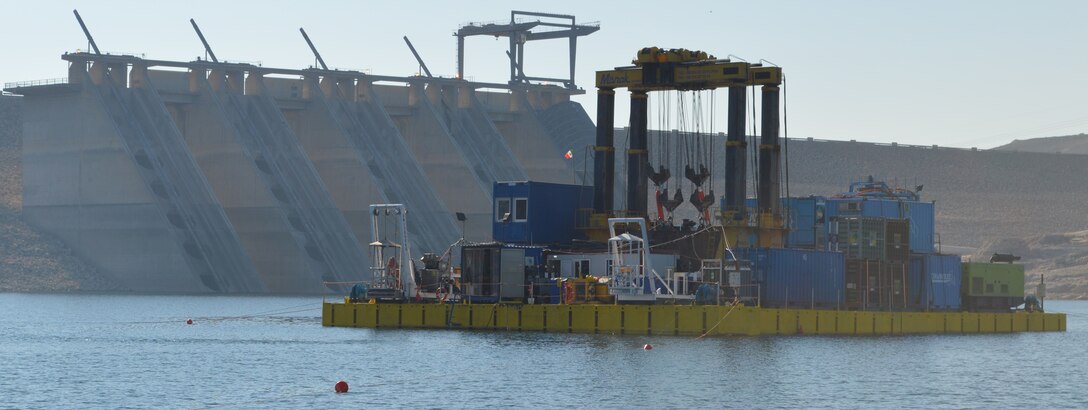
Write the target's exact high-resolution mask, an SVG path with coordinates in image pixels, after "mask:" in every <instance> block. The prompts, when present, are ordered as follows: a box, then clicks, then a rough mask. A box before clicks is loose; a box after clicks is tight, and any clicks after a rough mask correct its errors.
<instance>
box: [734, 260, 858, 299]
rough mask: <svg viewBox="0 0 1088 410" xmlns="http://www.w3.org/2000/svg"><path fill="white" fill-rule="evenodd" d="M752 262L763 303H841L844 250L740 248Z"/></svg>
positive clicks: (754, 276)
mask: <svg viewBox="0 0 1088 410" xmlns="http://www.w3.org/2000/svg"><path fill="white" fill-rule="evenodd" d="M737 257H738V258H742V259H748V260H749V261H751V266H752V281H753V282H754V284H757V285H759V292H760V303H761V304H762V305H763V306H771V307H787V306H793V307H800V308H809V307H815V308H824V309H838V308H841V307H842V301H843V289H844V286H845V284H844V282H845V280H844V271H845V259H844V257H843V254H842V252H829V251H819V250H807V249H778V248H752V249H743V250H739V252H737Z"/></svg>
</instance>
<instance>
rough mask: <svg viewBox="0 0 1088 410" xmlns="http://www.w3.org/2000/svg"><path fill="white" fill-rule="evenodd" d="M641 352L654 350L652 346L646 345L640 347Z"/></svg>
mask: <svg viewBox="0 0 1088 410" xmlns="http://www.w3.org/2000/svg"><path fill="white" fill-rule="evenodd" d="M642 350H654V346H653V345H651V344H649V343H647V344H646V345H644V346H642Z"/></svg>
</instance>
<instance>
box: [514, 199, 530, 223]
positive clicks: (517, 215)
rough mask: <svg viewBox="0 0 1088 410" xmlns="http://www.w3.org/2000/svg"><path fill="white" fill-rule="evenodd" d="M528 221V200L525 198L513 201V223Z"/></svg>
mask: <svg viewBox="0 0 1088 410" xmlns="http://www.w3.org/2000/svg"><path fill="white" fill-rule="evenodd" d="M527 220H529V200H528V199H526V198H517V199H514V222H525V221H527Z"/></svg>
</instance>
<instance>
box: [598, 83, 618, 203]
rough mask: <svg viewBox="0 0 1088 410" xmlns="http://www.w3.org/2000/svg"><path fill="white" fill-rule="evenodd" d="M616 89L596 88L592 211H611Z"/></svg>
mask: <svg viewBox="0 0 1088 410" xmlns="http://www.w3.org/2000/svg"><path fill="white" fill-rule="evenodd" d="M615 118H616V91H615V90H612V89H611V88H601V89H599V90H597V145H596V146H595V147H593V212H594V213H598V214H603V213H608V212H610V211H612V206H613V202H612V197H613V195H614V193H615V189H614V188H613V186H614V184H615V183H616V147H615V146H614V145H613V136H614V133H615V126H616V120H615Z"/></svg>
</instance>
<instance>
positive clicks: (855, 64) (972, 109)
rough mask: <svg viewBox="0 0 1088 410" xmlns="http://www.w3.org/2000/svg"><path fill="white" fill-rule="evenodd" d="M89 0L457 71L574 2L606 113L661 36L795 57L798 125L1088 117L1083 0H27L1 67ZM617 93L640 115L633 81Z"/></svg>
mask: <svg viewBox="0 0 1088 410" xmlns="http://www.w3.org/2000/svg"><path fill="white" fill-rule="evenodd" d="M663 4H664V5H665V6H662V5H663ZM73 8H78V9H79V10H80V12H81V14H82V15H83V17H84V19H85V20H86V21H87V24H88V25H89V26H90V29H91V31H92V33H93V34H94V35H95V39H96V41H97V42H98V44H99V46H100V47H101V48H102V49H103V50H108V51H118V52H138V53H146V55H147V57H148V58H157V59H174V60H191V59H193V58H195V57H196V56H198V55H202V54H203V53H202V48H201V45H200V43H199V41H198V40H197V38H196V36H195V35H194V34H193V32H192V29H191V27H190V26H189V23H188V19H189V18H195V19H196V20H197V22H198V23H199V24H200V25H201V28H202V29H203V30H204V32H205V34H206V35H207V36H208V40H209V42H210V43H211V44H212V47H213V48H214V50H215V52H216V54H217V55H218V56H219V57H220V59H228V60H250V61H252V60H256V61H261V62H262V63H263V64H264V65H266V66H277V67H291V68H295V67H306V66H309V65H311V64H313V58H312V56H311V54H310V52H309V50H308V49H307V47H306V44H305V43H304V42H303V40H302V38H301V36H300V35H299V34H298V28H299V27H305V28H306V31H307V32H308V33H309V34H310V36H311V37H312V38H313V40H314V42H315V43H316V44H317V47H318V48H319V49H320V51H321V53H322V54H323V56H324V58H325V60H326V61H327V62H328V63H329V65H330V66H334V67H343V68H357V69H369V70H372V72H373V73H375V74H388V75H411V74H413V73H415V72H416V71H417V65H416V63H415V61H414V59H413V58H412V55H411V53H410V52H409V51H408V49H407V47H406V46H405V45H404V42H403V41H402V40H401V36H404V35H407V36H408V37H409V38H411V40H412V42H413V43H414V45H415V46H416V48H417V49H418V50H419V52H420V54H422V56H423V58H424V60H426V62H427V64H428V65H429V66H430V68H431V71H433V72H434V73H435V74H441V75H453V74H454V72H455V61H456V47H455V44H456V43H455V39H454V37H452V36H451V34H452V32H453V31H454V30H456V29H457V27H458V26H459V25H460V24H463V23H465V22H469V21H492V20H504V19H508V18H509V12H510V10H511V9H517V10H530V11H542V12H553V13H562V14H573V15H576V16H577V17H578V19H579V21H585V22H588V21H599V22H600V24H601V30H600V31H599V32H597V33H595V34H593V35H591V36H589V37H586V38H583V39H582V41H580V42H579V48H578V72H577V80H578V83H579V85H580V86H582V87H583V88H586V89H587V91H588V93H587V94H586V95H585V96H579V97H576V98H575V99H576V101H579V102H581V103H582V104H584V105H585V106H586V109H587V111H588V112H590V113H591V116H592V115H593V114H594V113H595V100H594V92H593V87H592V78H593V71H595V70H598V69H605V68H610V67H613V66H618V65H625V64H627V63H629V62H630V60H631V58H632V57H633V56H634V53H635V51H636V50H638V49H639V48H641V47H644V46H650V45H658V46H663V47H685V48H694V49H702V50H707V51H709V52H711V53H712V54H715V55H717V56H719V57H721V56H726V55H729V54H732V55H736V56H739V57H742V58H744V59H746V60H749V61H758V60H759V59H761V58H762V59H767V60H770V61H773V62H775V63H777V64H779V65H781V66H782V67H783V69H784V71H785V72H786V76H787V90H786V92H787V101H788V116H789V124H788V126H789V135H790V136H791V137H813V138H822V139H835V140H849V139H857V140H865V141H877V142H899V143H905V144H922V145H930V144H940V145H947V146H960V147H973V146H977V147H982V148H988V147H993V146H997V145H1001V144H1004V143H1006V142H1008V141H1011V140H1012V139H1014V138H1021V139H1023V138H1030V137H1042V136H1052V135H1066V134H1075V133H1081V132H1088V98H1085V91H1086V90H1088V76H1086V75H1085V73H1088V52H1086V51H1088V50H1086V49H1085V44H1088V41H1086V40H1088V24H1086V23H1088V21H1086V20H1088V2H1082V1H1038V2H1024V1H986V2H983V1H930V0H922V1H910V2H904V1H866V2H863V1H822V2H815V1H745V2H738V1H688V2H683V3H661V2H635V1H628V2H590V1H580V2H574V1H548V2H540V1H537V2H531V1H479V2H459V3H453V2H448V1H433V2H432V1H414V2H369V1H367V2H362V1H352V2H317V1H313V2H305V3H303V2H288V1H261V2H255V1H254V2H248V1H218V2H213V1H203V0H193V1H187V2H137V1H95V2H86V1H84V2H73V1H36V2H15V3H11V4H8V5H7V7H6V12H7V13H6V14H7V16H6V18H4V19H3V23H0V39H3V40H0V41H2V43H0V44H2V45H3V47H2V49H3V52H4V58H3V59H2V60H0V81H2V82H15V81H23V80H34V79H44V78H51V77H63V76H64V75H65V73H66V71H65V70H66V65H65V63H64V62H63V61H62V60H60V58H59V56H60V55H61V54H62V53H63V52H64V51H72V50H76V49H80V48H86V41H85V40H84V39H83V35H82V33H81V32H80V30H79V26H78V25H77V24H76V22H75V19H74V18H73V17H72V14H71V10H72V9H73ZM658 10H660V11H658ZM506 44H507V43H506V42H505V41H504V40H495V39H492V38H472V39H470V41H469V42H468V53H467V54H468V62H467V64H466V66H467V75H468V76H470V77H471V78H473V79H475V80H478V81H490V82H504V81H506V80H507V77H508V73H507V66H506V63H505V58H506V57H505V54H504V50H505V47H506ZM565 45H566V43H565V41H548V42H539V44H538V43H530V44H529V46H527V61H526V67H525V69H526V71H527V72H528V74H529V75H537V74H541V75H553V76H562V75H563V74H564V73H565V72H566V51H565ZM617 98H618V101H617V103H618V104H617V111H618V112H617V122H618V123H620V124H619V125H621V126H622V125H623V124H622V122H625V121H626V111H625V110H626V109H627V104H626V101H625V100H626V95H624V94H619V95H618V97H617ZM718 101H724V96H722V97H720V98H719V99H718ZM719 105H721V106H724V104H723V103H720V104H719ZM717 118H718V119H717V120H716V122H715V123H716V125H717V126H716V128H719V129H720V128H722V127H724V125H725V121H724V114H722V115H719V116H718V117H717Z"/></svg>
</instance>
